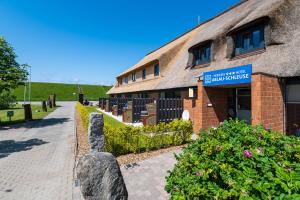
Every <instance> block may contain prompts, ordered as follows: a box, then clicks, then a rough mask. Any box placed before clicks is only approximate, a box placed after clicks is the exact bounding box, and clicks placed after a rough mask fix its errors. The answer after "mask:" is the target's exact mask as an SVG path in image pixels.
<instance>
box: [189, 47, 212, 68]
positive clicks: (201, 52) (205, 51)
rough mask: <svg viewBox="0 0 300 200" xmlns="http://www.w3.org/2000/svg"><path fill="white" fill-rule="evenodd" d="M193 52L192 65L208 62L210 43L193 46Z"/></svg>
mask: <svg viewBox="0 0 300 200" xmlns="http://www.w3.org/2000/svg"><path fill="white" fill-rule="evenodd" d="M193 54H194V63H193V65H194V66H196V65H202V64H206V63H210V57H211V44H206V45H201V46H199V47H195V48H194V50H193Z"/></svg>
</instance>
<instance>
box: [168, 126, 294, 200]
mask: <svg viewBox="0 0 300 200" xmlns="http://www.w3.org/2000/svg"><path fill="white" fill-rule="evenodd" d="M176 158H177V160H178V163H177V164H176V166H175V168H174V169H173V170H172V171H171V172H170V174H169V176H168V177H167V185H166V191H167V192H169V193H170V194H171V199H300V195H299V194H300V164H299V163H300V140H299V139H298V138H296V137H288V136H285V135H283V134H281V133H276V132H273V131H271V130H269V129H268V130H266V129H265V128H264V127H263V126H256V127H252V126H250V125H247V124H246V123H244V122H241V121H237V120H229V121H225V122H224V123H223V124H221V125H220V126H219V127H218V128H217V129H216V130H214V129H210V130H208V131H202V132H201V133H200V137H199V139H198V140H197V141H195V142H194V143H193V144H191V145H189V146H188V147H187V148H186V149H184V151H183V153H182V154H181V155H179V156H176Z"/></svg>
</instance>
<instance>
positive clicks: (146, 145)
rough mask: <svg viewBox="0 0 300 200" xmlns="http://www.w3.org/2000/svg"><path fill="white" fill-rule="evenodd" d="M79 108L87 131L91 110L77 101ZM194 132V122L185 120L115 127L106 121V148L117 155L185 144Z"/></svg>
mask: <svg viewBox="0 0 300 200" xmlns="http://www.w3.org/2000/svg"><path fill="white" fill-rule="evenodd" d="M77 109H78V111H79V113H80V115H81V119H82V122H83V126H84V128H85V130H86V131H87V130H88V124H89V111H88V109H87V108H86V107H84V106H83V105H81V104H80V103H77ZM192 133H193V126H192V123H191V122H190V121H183V120H174V121H172V122H170V123H168V124H166V123H160V124H158V125H153V126H143V127H134V126H120V127H113V126H112V125H111V124H110V123H107V124H106V123H104V136H105V137H104V138H105V148H106V151H107V152H110V153H112V154H114V155H115V156H118V155H124V154H128V153H140V152H144V151H150V150H154V149H160V148H165V147H169V146H173V145H180V144H185V143H187V142H189V140H190V138H191V134H192Z"/></svg>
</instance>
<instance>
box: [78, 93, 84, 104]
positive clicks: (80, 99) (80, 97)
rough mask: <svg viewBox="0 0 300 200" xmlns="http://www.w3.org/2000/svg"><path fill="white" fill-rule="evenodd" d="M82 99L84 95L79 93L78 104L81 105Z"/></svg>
mask: <svg viewBox="0 0 300 200" xmlns="http://www.w3.org/2000/svg"><path fill="white" fill-rule="evenodd" d="M83 98H84V95H83V94H82V93H79V95H78V101H79V103H81V104H83Z"/></svg>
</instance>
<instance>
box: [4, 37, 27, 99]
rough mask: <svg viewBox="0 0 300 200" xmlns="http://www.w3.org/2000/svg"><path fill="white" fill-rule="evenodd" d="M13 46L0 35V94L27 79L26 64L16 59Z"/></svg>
mask: <svg viewBox="0 0 300 200" xmlns="http://www.w3.org/2000/svg"><path fill="white" fill-rule="evenodd" d="M16 58H17V55H16V54H15V52H14V49H13V47H12V46H11V45H10V44H9V43H7V42H6V40H5V39H4V38H3V37H0V94H2V93H3V92H4V91H6V92H10V91H11V90H12V89H15V88H17V87H18V86H19V85H22V84H24V82H25V81H26V80H27V76H28V72H27V70H26V67H27V65H26V64H19V63H18V62H17V61H16Z"/></svg>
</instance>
